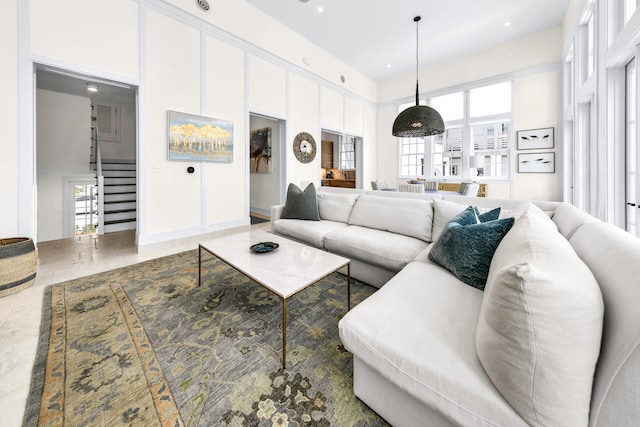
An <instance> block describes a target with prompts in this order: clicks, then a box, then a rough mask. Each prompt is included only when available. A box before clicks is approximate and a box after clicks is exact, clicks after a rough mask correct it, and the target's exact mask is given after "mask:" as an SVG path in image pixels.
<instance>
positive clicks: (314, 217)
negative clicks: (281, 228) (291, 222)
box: [280, 183, 320, 221]
mask: <svg viewBox="0 0 640 427" xmlns="http://www.w3.org/2000/svg"><path fill="white" fill-rule="evenodd" d="M280 218H284V219H306V220H310V221H320V215H319V214H318V201H317V200H316V187H315V185H313V183H311V184H309V185H307V188H305V189H304V191H302V190H301V189H300V187H298V186H297V185H295V184H293V183H291V184H289V188H288V189H287V201H286V202H285V204H284V208H283V209H282V215H280Z"/></svg>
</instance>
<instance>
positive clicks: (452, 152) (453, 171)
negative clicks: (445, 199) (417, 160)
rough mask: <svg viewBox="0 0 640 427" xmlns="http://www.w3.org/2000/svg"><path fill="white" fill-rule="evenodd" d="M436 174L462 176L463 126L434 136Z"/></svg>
mask: <svg viewBox="0 0 640 427" xmlns="http://www.w3.org/2000/svg"><path fill="white" fill-rule="evenodd" d="M433 167H434V169H433V170H434V175H435V176H460V173H461V171H462V128H461V127H458V128H450V129H447V130H446V131H445V132H444V133H442V134H440V135H436V136H434V137H433Z"/></svg>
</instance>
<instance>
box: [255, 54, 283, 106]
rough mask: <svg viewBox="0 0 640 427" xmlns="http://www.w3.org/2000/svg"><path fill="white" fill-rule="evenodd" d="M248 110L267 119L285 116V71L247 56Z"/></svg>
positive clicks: (260, 59) (262, 60)
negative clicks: (267, 117)
mask: <svg viewBox="0 0 640 427" xmlns="http://www.w3.org/2000/svg"><path fill="white" fill-rule="evenodd" d="M248 57H249V64H248V71H249V77H248V81H249V87H248V94H249V110H250V111H251V112H253V113H259V114H262V115H266V116H269V117H279V118H280V117H286V115H287V70H285V69H284V68H283V67H281V66H279V65H276V64H273V63H271V62H268V61H266V60H264V59H262V58H258V57H257V56H255V55H248Z"/></svg>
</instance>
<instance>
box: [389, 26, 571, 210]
mask: <svg viewBox="0 0 640 427" xmlns="http://www.w3.org/2000/svg"><path fill="white" fill-rule="evenodd" d="M561 49H562V30H561V28H560V27H557V28H553V29H551V30H547V31H543V32H541V33H538V34H534V35H532V36H529V37H525V38H523V39H520V40H516V41H512V42H509V43H505V44H503V45H499V46H495V47H493V48H491V49H488V50H486V51H483V52H478V53H475V54H471V55H467V56H464V57H461V58H457V59H454V60H452V61H449V62H447V63H443V64H437V65H436V66H433V67H430V68H428V69H424V70H421V71H420V89H421V93H422V92H424V93H427V92H428V91H438V90H445V89H447V88H450V87H458V86H464V84H466V83H472V82H479V81H483V80H487V79H491V78H495V77H498V76H500V77H502V76H512V77H513V78H514V92H513V100H514V103H513V118H514V122H513V129H512V134H511V137H512V141H513V144H514V145H513V146H514V150H513V151H512V153H513V156H512V160H511V161H512V164H511V167H512V180H510V181H487V184H488V189H487V193H488V196H489V197H499V198H514V199H520V198H522V199H528V198H535V199H543V200H557V199H558V198H559V195H558V191H557V175H558V168H557V166H558V164H556V173H554V174H518V173H517V172H516V170H517V169H516V162H517V151H516V150H515V141H516V139H515V138H516V132H517V131H518V130H524V129H535V128H543V127H555V128H556V148H557V146H558V138H559V135H558V134H559V132H558V131H557V127H558V110H557V108H558V99H559V98H558V97H559V93H560V92H559V88H558V87H557V79H558V71H557V69H558V67H559V61H560V57H561V53H562V52H561ZM413 79H415V76H414V77H413ZM412 88H415V81H412V79H411V76H405V77H403V78H398V79H394V80H392V81H388V82H386V83H384V84H381V85H380V87H379V100H380V101H382V102H381V103H380V106H379V109H378V147H379V149H378V162H379V163H378V176H377V179H383V180H386V181H387V182H388V183H389V184H390V185H392V186H393V185H395V183H397V182H398V180H399V171H398V139H397V138H395V137H393V136H392V135H391V128H392V125H393V121H394V120H395V118H396V116H397V115H398V109H397V106H398V105H399V104H400V103H404V102H408V101H410V100H411V98H410V97H411V93H410V91H411V89H412ZM401 94H402V96H404V97H401ZM414 97H415V95H414ZM413 99H415V98H413ZM556 161H557V159H556ZM542 175H544V177H542Z"/></svg>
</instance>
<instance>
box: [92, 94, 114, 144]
mask: <svg viewBox="0 0 640 427" xmlns="http://www.w3.org/2000/svg"><path fill="white" fill-rule="evenodd" d="M91 108H92V109H93V113H94V120H95V124H96V125H97V126H98V138H100V141H120V108H119V107H118V106H117V105H114V104H106V103H100V104H95V105H92V106H91Z"/></svg>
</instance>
